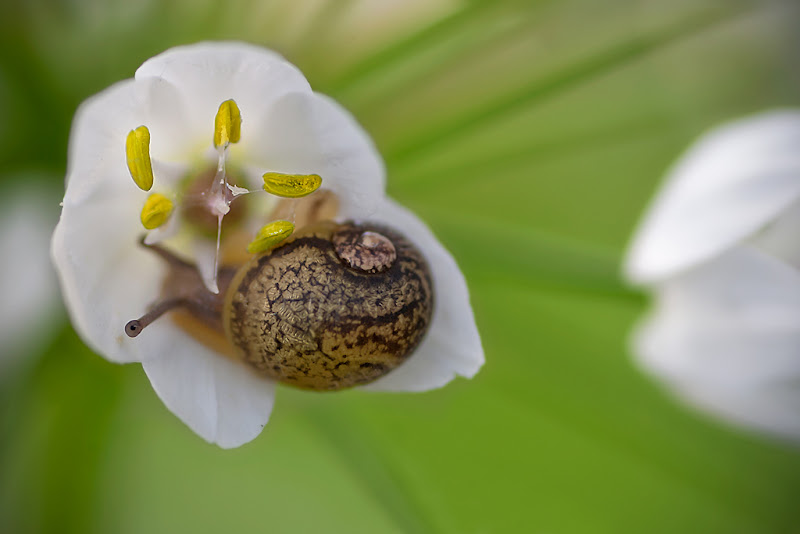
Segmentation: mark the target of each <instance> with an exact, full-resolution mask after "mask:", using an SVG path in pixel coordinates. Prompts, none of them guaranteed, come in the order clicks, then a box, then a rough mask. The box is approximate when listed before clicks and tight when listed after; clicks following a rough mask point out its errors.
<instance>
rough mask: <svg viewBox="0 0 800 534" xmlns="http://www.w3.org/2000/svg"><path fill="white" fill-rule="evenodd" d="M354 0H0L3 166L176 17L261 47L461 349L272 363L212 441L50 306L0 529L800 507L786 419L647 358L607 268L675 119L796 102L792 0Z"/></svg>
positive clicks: (637, 529)
mask: <svg viewBox="0 0 800 534" xmlns="http://www.w3.org/2000/svg"><path fill="white" fill-rule="evenodd" d="M364 3H365V2H363V1H361V2H356V1H353V0H349V1H348V0H343V1H341V0H340V1H335V0H315V1H308V2H291V1H289V0H287V1H284V2H267V1H259V0H251V1H246V0H228V1H226V2H212V1H189V0H185V1H172V2H158V1H142V2H132V1H121V0H115V1H110V2H101V1H100V0H73V1H63V2H59V1H55V0H33V1H27V2H13V3H12V2H9V1H5V0H4V1H3V2H2V4H0V7H2V13H3V15H2V17H0V117H2V121H1V122H0V176H2V177H3V178H2V180H3V184H0V185H7V184H8V182H10V181H11V177H12V176H13V177H15V178H14V180H15V181H19V180H20V178H19V177H20V176H25V175H26V173H29V174H30V175H34V174H35V175H36V176H42V175H49V176H52V187H53V188H60V187H61V184H62V183H63V182H62V180H63V175H64V169H65V165H66V155H65V154H66V147H67V141H68V135H69V127H70V122H71V119H72V116H73V114H74V112H75V109H76V107H77V105H78V104H79V103H80V102H81V101H82V100H83V99H85V98H86V97H87V96H89V95H91V94H93V93H95V92H97V91H99V90H102V89H103V88H105V87H106V86H108V85H109V84H111V83H113V82H114V81H117V80H119V79H122V78H127V77H130V76H132V74H133V72H134V70H135V69H136V67H137V66H138V65H139V64H140V63H141V62H143V61H144V60H145V59H147V58H148V57H150V56H152V55H155V54H156V53H158V52H160V51H162V50H164V49H166V48H168V47H170V46H173V45H176V44H181V43H189V42H194V41H198V40H204V39H242V40H248V41H251V42H256V43H262V44H265V45H267V46H270V47H273V48H276V49H277V50H279V51H280V52H282V53H284V54H285V55H286V56H287V57H288V58H289V59H290V60H292V61H293V62H295V63H296V64H297V65H298V66H299V67H300V68H301V69H302V70H303V71H304V72H305V74H306V75H307V76H308V78H309V80H310V81H311V83H312V85H313V86H314V87H315V88H316V89H317V90H319V91H322V92H326V93H328V94H331V95H332V96H334V97H335V98H337V99H338V100H340V101H341V102H342V103H343V104H344V105H345V106H346V107H347V108H349V109H350V110H351V111H352V112H353V113H354V114H355V115H356V116H357V117H358V119H359V120H360V121H361V122H362V124H363V125H364V126H365V128H366V129H367V130H368V131H369V132H370V133H371V134H372V135H373V136H374V138H375V140H376V142H377V144H378V145H379V148H380V150H381V152H382V154H383V155H384V157H385V159H386V162H387V165H388V171H389V192H390V194H392V195H393V196H395V197H396V198H398V199H399V200H400V201H401V202H402V203H404V204H406V205H408V206H410V207H411V208H412V209H414V210H415V211H416V212H417V213H418V214H419V215H420V216H421V217H422V218H423V219H424V220H425V221H427V222H428V223H429V225H430V226H431V227H432V228H433V230H434V231H435V232H436V233H437V235H438V236H439V237H440V239H441V240H442V241H443V242H444V244H445V245H446V246H447V247H448V248H449V249H450V250H451V251H452V253H453V254H454V256H455V257H456V258H457V259H458V261H459V263H460V265H461V268H462V269H463V271H464V273H465V275H466V277H467V280H468V282H469V285H470V289H471V292H472V302H473V305H474V308H475V314H476V318H477V322H478V325H479V329H480V332H481V334H482V338H483V343H484V347H485V350H486V360H487V363H486V365H485V366H484V368H483V370H482V371H481V372H480V373H479V374H478V375H477V376H476V378H474V379H473V380H470V381H467V380H463V379H460V380H456V381H455V382H453V383H452V384H450V385H448V386H447V387H445V388H444V389H442V390H438V391H433V392H429V393H424V394H372V393H362V392H358V391H350V392H344V393H339V394H326V395H320V394H313V393H305V392H299V391H293V390H290V389H287V388H280V389H279V392H278V397H277V401H276V406H275V410H274V412H273V415H272V419H271V421H270V423H269V424H268V425H267V427H266V429H265V431H264V432H263V434H262V435H261V436H260V437H259V438H257V439H256V440H255V441H253V442H252V443H250V444H247V445H245V446H243V447H241V448H239V449H235V450H230V451H223V450H220V449H218V448H217V447H215V446H212V445H208V444H206V443H205V442H204V441H203V440H202V439H200V438H198V437H197V436H195V435H194V434H193V433H192V432H191V431H190V430H189V429H188V428H187V427H186V426H185V425H183V424H182V423H181V422H180V421H179V420H178V419H177V418H175V417H174V416H173V415H172V414H171V413H169V412H168V411H167V409H166V408H165V407H164V406H163V405H162V404H161V402H160V401H159V400H158V399H157V397H156V395H155V394H154V392H153V391H152V389H151V387H150V385H149V383H148V381H147V378H146V377H145V375H144V373H143V372H142V370H141V367H140V366H139V365H126V366H117V365H114V364H111V363H108V362H106V361H105V360H103V359H102V358H101V357H99V356H98V355H95V354H93V353H92V352H91V351H90V350H89V349H87V348H86V347H85V346H84V345H83V344H82V342H81V341H80V340H79V339H78V338H77V336H76V335H75V333H74V332H73V331H72V329H71V328H70V327H69V326H68V324H67V322H66V319H63V315H62V320H63V324H62V323H58V324H55V325H54V328H55V330H56V331H57V332H56V334H55V335H54V338H53V339H52V341H51V343H50V345H49V348H48V349H47V350H46V351H44V353H43V354H41V355H38V356H37V355H31V357H30V359H29V361H28V362H27V365H24V366H21V367H20V368H18V370H17V371H16V373H15V374H14V375H13V376H6V377H3V380H1V381H0V532H9V533H17V532H20V533H24V532H53V533H71V532H82V533H83V532H102V533H105V532H115V533H116V532H119V533H134V532H192V533H204V532H209V533H211V532H214V533H217V532H237V533H238V532H326V533H328V532H330V533H339V532H343V533H344V532H346V533H359V532H364V533H373V532H389V533H395V532H422V533H427V532H444V533H476V534H477V533H496V532H533V533H542V534H547V533H553V534H561V533H606V532H607V533H628V532H631V533H662V532H663V533H676V532H688V533H694V532H697V533H716V532H719V533H726V534H731V533H770V532H775V533H785V532H797V531H800V521H798V519H800V513H799V512H798V505H797V502H798V499H797V496H798V494H799V492H800V456H799V455H798V454H797V449H795V448H793V447H791V446H789V445H785V444H780V443H775V442H770V441H766V440H764V439H762V438H760V437H758V436H755V435H749V434H746V433H742V432H740V431H737V430H734V429H730V428H727V427H725V426H724V425H722V424H720V423H717V422H715V421H713V420H711V419H708V418H705V417H704V416H702V415H697V414H695V413H692V412H691V411H689V410H688V409H685V408H684V407H682V406H680V405H678V404H676V403H674V402H673V400H672V399H671V397H670V396H669V395H668V394H667V393H666V392H664V391H663V390H662V389H661V388H660V387H659V386H658V385H657V384H656V383H655V382H653V381H652V380H651V379H649V378H648V377H646V376H644V375H643V374H641V373H640V372H639V371H638V370H637V368H636V366H635V363H634V361H633V359H632V357H631V355H630V354H629V352H628V350H627V347H626V343H627V341H626V340H627V336H628V333H629V331H630V328H631V327H632V325H633V324H634V322H635V320H636V318H637V317H638V316H640V315H641V313H642V312H643V310H644V309H645V307H646V305H647V301H646V299H645V297H644V296H642V295H639V294H637V293H635V292H634V291H632V290H630V289H627V288H626V287H625V285H624V284H623V283H622V282H621V281H620V280H619V274H618V271H619V264H620V261H621V257H622V255H623V253H624V249H625V245H626V242H627V240H628V239H629V236H630V234H631V232H632V230H633V228H634V227H635V224H636V221H637V219H638V217H639V216H640V214H641V212H642V210H643V209H644V207H645V206H646V203H647V201H648V199H649V198H650V196H651V195H652V194H653V192H654V191H655V190H656V188H657V185H658V183H659V180H660V178H661V176H663V174H664V172H665V171H666V169H668V167H669V165H670V164H671V162H673V161H674V160H675V159H676V158H677V156H678V155H679V154H680V153H681V152H682V151H683V150H684V149H685V148H686V147H688V146H689V145H690V144H691V142H692V141H693V140H694V139H695V138H696V137H697V136H698V135H700V134H701V133H702V132H704V131H705V130H707V129H708V128H710V127H712V126H713V125H715V124H718V123H719V122H721V121H723V120H726V119H730V118H735V117H738V116H741V115H744V114H747V113H753V112H757V111H761V110H765V109H771V108H776V107H782V106H796V105H797V104H798V103H800V68H798V67H800V55H798V50H800V38H799V37H798V29H799V28H800V10H799V9H798V6H797V5H796V3H795V2H791V1H787V2H779V1H736V0H724V1H723V0H720V1H712V0H702V1H700V0H694V1H692V0H675V1H670V2H666V1H655V0H653V1H646V0H606V1H596V0H574V1H570V0H566V1H546V0H539V1H516V2H515V1H474V0H473V1H465V2H460V1H455V0H452V1H450V0H448V1H441V2H418V1H416V2H406V3H404V2H389V1H380V0H375V1H372V2H368V3H369V4H374V5H372V6H371V7H372V8H375V7H384V8H387V9H389V8H392V7H391V6H394V7H393V8H392V9H396V10H397V12H396V13H391V12H390V13H388V14H386V13H384V14H375V12H373V13H372V14H371V15H369V16H366V17H361V19H357V18H356V17H355V16H354V13H357V12H358V11H357V10H358V9H361V8H363V5H362V4H364ZM54 209H56V208H54ZM3 253H4V254H6V253H13V251H11V252H9V251H3Z"/></svg>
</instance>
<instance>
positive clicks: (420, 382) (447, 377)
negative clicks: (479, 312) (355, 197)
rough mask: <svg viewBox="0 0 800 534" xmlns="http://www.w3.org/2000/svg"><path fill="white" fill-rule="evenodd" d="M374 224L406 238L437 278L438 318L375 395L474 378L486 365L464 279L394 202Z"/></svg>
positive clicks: (416, 222) (422, 228) (378, 383)
mask: <svg viewBox="0 0 800 534" xmlns="http://www.w3.org/2000/svg"><path fill="white" fill-rule="evenodd" d="M373 220H376V221H380V222H384V223H386V224H388V225H390V226H391V227H393V228H395V229H397V230H398V231H400V232H402V233H403V234H404V235H405V236H406V237H407V238H408V239H409V240H411V241H412V242H413V243H414V244H415V245H416V246H417V247H419V249H420V250H421V251H422V254H423V255H424V256H425V259H426V260H427V261H428V265H429V266H430V268H431V273H432V275H433V287H434V299H435V304H434V306H435V307H434V313H433V320H432V321H431V325H430V328H429V330H428V332H427V334H426V335H425V337H424V338H423V340H422V343H420V345H419V347H417V349H416V351H415V352H414V354H412V355H411V357H409V359H408V360H407V361H406V362H404V363H403V364H402V365H401V366H400V367H398V368H397V369H395V370H393V371H392V372H391V373H389V374H388V375H386V376H384V377H382V378H379V379H378V380H376V381H375V382H373V383H372V384H369V385H367V386H363V388H364V389H369V390H373V391H425V390H428V389H434V388H438V387H441V386H444V385H445V384H447V383H448V382H450V381H451V380H452V379H453V378H455V377H456V376H457V375H460V376H463V377H466V378H472V377H473V376H474V375H475V373H477V372H478V370H479V369H480V368H481V366H482V365H483V362H484V355H483V347H482V346H481V339H480V336H479V334H478V328H477V326H476V325H475V317H474V315H473V313H472V306H471V305H470V303H469V292H468V290H467V283H466V281H465V280H464V275H463V274H461V270H460V269H459V268H458V265H456V262H455V260H454V259H453V257H452V256H451V255H450V253H449V252H447V250H445V248H444V247H443V246H442V245H441V243H439V241H438V240H437V239H436V237H435V236H434V235H433V234H432V233H431V231H430V230H429V229H428V227H427V226H425V223H423V222H422V221H421V220H419V218H417V217H416V216H415V215H414V214H413V213H411V212H410V211H408V210H406V209H405V208H403V207H401V206H400V205H398V204H397V203H395V202H394V201H392V200H391V199H386V200H385V201H384V202H383V203H382V205H380V206H379V209H378V211H377V214H376V216H375V217H374V218H373Z"/></svg>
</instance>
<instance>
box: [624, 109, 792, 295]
mask: <svg viewBox="0 0 800 534" xmlns="http://www.w3.org/2000/svg"><path fill="white" fill-rule="evenodd" d="M798 146H800V112H794V111H791V112H790V111H787V112H777V113H769V114H764V115H760V116H757V117H754V118H750V119H745V120H743V121H739V122H736V123H733V124H731V125H728V126H723V127H722V128H720V129H717V130H714V131H712V132H711V133H709V134H708V135H706V136H705V137H704V138H703V139H701V140H700V142H699V143H698V144H697V145H695V146H694V148H692V149H691V150H690V151H689V152H688V153H687V154H686V155H685V156H684V157H683V159H682V160H681V161H679V162H678V164H677V166H676V167H675V168H674V169H673V170H672V171H671V172H670V173H669V175H668V177H667V183H666V185H665V186H664V188H663V190H662V191H661V192H660V193H659V195H658V196H657V198H656V199H655V200H654V202H653V204H652V206H651V207H650V210H649V213H648V214H647V215H646V216H645V218H644V221H643V223H642V225H641V227H640V228H639V231H638V232H637V234H636V236H635V238H634V240H633V242H632V245H631V248H630V251H629V255H628V259H627V265H626V273H627V276H628V277H629V278H630V280H631V281H633V282H635V283H650V282H653V281H655V280H659V279H663V278H665V277H667V276H671V275H674V274H675V273H677V272H679V271H683V270H685V269H687V268H690V267H692V266H693V265H696V264H698V263H700V262H703V261H706V260H708V259H709V258H711V257H713V256H714V255H716V254H719V253H720V252H722V251H723V250H725V249H726V248H728V247H730V246H732V245H734V244H735V243H736V242H737V241H740V240H742V239H744V238H746V237H747V236H750V235H752V234H753V233H755V232H757V231H758V230H759V229H760V228H761V227H763V226H764V225H765V224H766V223H768V222H769V221H770V220H772V219H774V218H775V217H777V215H778V214H779V213H780V212H781V211H782V210H784V209H786V208H787V207H788V206H790V205H791V204H792V203H793V202H795V200H796V199H798V198H800V151H798V150H797V147H798Z"/></svg>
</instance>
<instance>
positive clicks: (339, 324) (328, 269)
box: [222, 223, 433, 390]
mask: <svg viewBox="0 0 800 534" xmlns="http://www.w3.org/2000/svg"><path fill="white" fill-rule="evenodd" d="M432 312H433V291H432V283H431V276H430V271H429V269H428V266H427V264H426V262H425V260H424V259H423V257H422V254H421V253H420V252H419V251H418V250H417V249H416V248H415V247H414V246H413V245H412V244H411V243H410V242H409V241H408V240H407V239H406V238H405V237H403V236H402V235H400V234H399V233H397V232H395V231H393V230H391V229H389V228H385V227H382V226H379V225H374V224H368V223H367V224H354V223H346V224H344V225H336V224H333V223H323V224H318V225H313V226H311V227H307V228H306V229H304V230H303V231H301V232H299V233H297V234H295V235H294V236H293V237H292V238H290V239H289V240H288V241H287V242H285V243H284V244H282V245H281V246H279V247H278V248H276V249H274V250H272V251H270V252H267V253H264V254H261V255H258V256H256V257H254V258H253V259H252V260H251V261H250V262H249V263H247V264H245V265H244V266H243V267H241V268H240V269H239V270H238V272H237V273H236V275H235V276H234V277H233V280H232V281H231V284H230V286H229V289H228V291H227V294H226V297H225V304H224V307H223V317H222V319H223V321H222V322H223V324H224V327H225V333H226V336H227V338H228V340H229V341H230V343H231V344H233V345H234V346H235V347H236V348H237V349H238V352H239V357H241V358H242V359H243V360H244V361H245V362H246V363H248V364H249V365H251V366H253V367H254V368H255V369H256V370H258V372H260V373H261V374H263V375H265V376H267V377H269V378H272V379H275V380H278V381H281V382H284V383H287V384H291V385H294V386H297V387H300V388H305V389H314V390H338V389H343V388H348V387H351V386H355V385H358V384H364V383H367V382H371V381H373V380H375V379H377V378H378V377H380V376H383V375H384V374H386V373H388V372H389V371H391V370H392V369H394V368H396V367H397V366H398V365H400V364H401V363H403V361H404V360H405V359H406V358H407V357H408V356H409V355H410V354H411V353H412V351H413V350H414V348H415V347H416V346H417V345H418V344H419V342H420V341H421V340H422V337H423V336H424V334H425V332H426V330H427V328H428V325H429V324H430V321H431V315H432Z"/></svg>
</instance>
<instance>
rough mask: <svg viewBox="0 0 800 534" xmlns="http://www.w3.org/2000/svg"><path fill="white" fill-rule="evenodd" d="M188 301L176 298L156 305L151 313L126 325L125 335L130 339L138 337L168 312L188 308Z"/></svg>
mask: <svg viewBox="0 0 800 534" xmlns="http://www.w3.org/2000/svg"><path fill="white" fill-rule="evenodd" d="M187 303H188V301H187V300H186V299H184V298H175V299H169V300H164V301H161V302H159V303H158V304H156V306H155V307H154V308H153V309H152V310H150V311H149V312H147V313H145V314H144V315H142V316H141V317H139V318H138V319H134V320H133V321H128V324H126V325H125V333H126V334H128V337H136V336H138V335H139V334H141V333H142V330H144V329H145V328H146V327H147V326H148V325H149V324H151V323H152V322H153V321H155V320H156V319H158V318H159V317H161V316H162V315H164V314H165V313H167V312H168V311H170V310H172V309H175V308H180V307H182V306H186V305H187Z"/></svg>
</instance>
